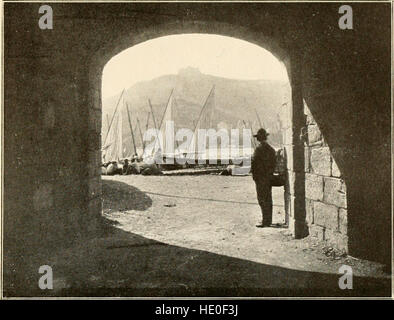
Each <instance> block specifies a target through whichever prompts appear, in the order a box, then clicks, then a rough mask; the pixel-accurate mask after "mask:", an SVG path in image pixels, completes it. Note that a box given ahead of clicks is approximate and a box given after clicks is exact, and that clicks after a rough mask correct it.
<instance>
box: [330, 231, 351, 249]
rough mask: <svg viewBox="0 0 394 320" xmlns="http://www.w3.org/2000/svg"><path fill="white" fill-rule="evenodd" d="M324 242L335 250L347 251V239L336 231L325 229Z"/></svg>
mask: <svg viewBox="0 0 394 320" xmlns="http://www.w3.org/2000/svg"><path fill="white" fill-rule="evenodd" d="M324 240H325V241H326V242H327V244H329V245H331V246H332V247H334V248H335V249H337V250H340V251H343V252H347V251H348V237H347V236H346V235H343V234H341V233H339V232H337V231H333V230H330V229H326V230H325V232H324Z"/></svg>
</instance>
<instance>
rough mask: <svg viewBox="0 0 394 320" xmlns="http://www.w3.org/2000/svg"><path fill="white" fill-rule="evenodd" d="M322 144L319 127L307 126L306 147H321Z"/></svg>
mask: <svg viewBox="0 0 394 320" xmlns="http://www.w3.org/2000/svg"><path fill="white" fill-rule="evenodd" d="M322 143H323V141H322V134H321V132H320V129H319V127H318V126H317V125H314V124H310V125H308V145H310V146H313V145H321V144H322Z"/></svg>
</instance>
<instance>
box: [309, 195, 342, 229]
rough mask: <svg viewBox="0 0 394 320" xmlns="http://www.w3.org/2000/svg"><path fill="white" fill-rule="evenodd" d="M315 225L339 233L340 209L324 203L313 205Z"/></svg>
mask: <svg viewBox="0 0 394 320" xmlns="http://www.w3.org/2000/svg"><path fill="white" fill-rule="evenodd" d="M313 217H314V223H315V224H317V225H319V226H321V227H326V228H327V229H331V230H335V231H338V208H337V207H335V206H332V205H329V204H325V203H322V202H314V203H313Z"/></svg>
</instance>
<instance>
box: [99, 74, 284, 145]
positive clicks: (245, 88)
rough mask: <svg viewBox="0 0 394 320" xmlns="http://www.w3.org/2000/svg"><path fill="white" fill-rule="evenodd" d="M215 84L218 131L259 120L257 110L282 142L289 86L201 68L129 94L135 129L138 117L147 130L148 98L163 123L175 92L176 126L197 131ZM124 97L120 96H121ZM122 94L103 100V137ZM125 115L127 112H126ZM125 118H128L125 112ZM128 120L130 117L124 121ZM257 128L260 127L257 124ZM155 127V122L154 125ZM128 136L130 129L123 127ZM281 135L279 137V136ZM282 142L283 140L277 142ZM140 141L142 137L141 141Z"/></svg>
mask: <svg viewBox="0 0 394 320" xmlns="http://www.w3.org/2000/svg"><path fill="white" fill-rule="evenodd" d="M213 85H215V112H214V116H213V125H214V126H215V128H217V125H218V124H219V123H220V127H223V126H226V125H227V127H228V128H230V127H233V128H234V127H236V126H237V123H238V122H239V120H246V121H252V122H253V121H256V120H257V119H256V115H255V111H254V109H256V110H257V112H258V114H259V116H260V118H261V120H262V121H263V123H264V125H265V126H266V127H267V128H268V129H269V131H270V132H271V139H273V140H274V141H273V142H279V141H280V140H281V136H280V134H279V133H278V132H275V131H277V119H278V118H277V114H278V108H279V107H280V106H281V104H282V97H283V95H284V94H285V92H284V90H286V89H285V87H286V86H285V83H284V82H281V81H272V80H235V79H226V78H221V77H216V76H212V75H207V74H202V73H201V72H200V71H199V70H198V69H195V68H190V67H189V68H185V69H181V70H180V71H179V73H178V74H176V75H164V76H161V77H158V78H155V79H152V80H150V81H143V82H139V83H136V84H135V85H133V86H131V87H130V88H128V89H126V91H125V101H127V103H128V104H129V107H130V112H131V115H132V118H134V119H133V120H132V123H133V126H135V121H136V120H135V117H134V115H136V116H137V117H138V118H139V120H140V123H141V126H142V127H143V129H142V130H143V131H144V127H145V124H146V120H147V116H148V112H149V111H150V110H149V104H148V99H150V100H151V102H152V107H153V111H154V114H155V118H156V122H158V123H159V122H160V120H161V117H162V115H163V112H164V109H165V106H166V103H167V100H168V97H169V95H170V93H171V90H172V89H174V96H175V98H176V101H177V112H176V117H175V119H174V120H175V123H176V127H178V128H181V127H182V128H190V129H193V128H194V124H195V122H196V120H197V118H198V115H199V113H200V110H201V108H202V105H203V103H204V101H205V99H206V97H207V95H208V94H209V91H210V90H211V88H212V86H213ZM119 94H120V93H119ZM118 99H119V95H117V96H113V97H110V98H106V99H104V100H103V126H102V128H103V136H105V134H106V132H107V127H108V126H107V120H106V117H107V115H108V118H109V119H111V117H112V114H113V112H114V109H115V106H116V103H117V101H118ZM124 112H125V111H124ZM125 117H127V115H126V113H125ZM124 119H126V118H124ZM255 123H256V127H257V122H255ZM149 127H153V123H152V120H150V126H149ZM123 132H124V134H125V135H129V129H128V128H125V127H124V128H123ZM278 134H279V136H278ZM275 140H279V141H275ZM137 141H139V138H138V139H137ZM139 144H140V143H138V145H139Z"/></svg>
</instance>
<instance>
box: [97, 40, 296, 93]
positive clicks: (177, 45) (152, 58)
mask: <svg viewBox="0 0 394 320" xmlns="http://www.w3.org/2000/svg"><path fill="white" fill-rule="evenodd" d="M186 67H194V68H198V69H199V70H200V72H202V73H205V74H210V75H214V76H219V77H223V78H231V79H242V80H260V79H272V80H284V81H285V80H287V79H288V77H287V72H286V68H285V66H284V64H283V63H281V62H280V61H279V60H278V59H277V58H275V57H274V56H273V55H272V54H271V53H270V52H269V51H267V50H265V49H263V48H261V47H259V46H257V45H255V44H252V43H250V42H247V41H243V40H239V39H236V38H231V37H224V36H218V35H207V34H182V35H172V36H166V37H160V38H156V39H153V40H149V41H146V42H143V43H140V44H138V45H135V46H133V47H131V48H129V49H126V50H124V51H122V52H121V53H119V54H117V55H116V56H114V57H113V58H112V59H111V60H109V61H108V63H107V64H106V65H105V67H104V70H103V78H102V79H103V80H102V95H103V98H106V97H110V96H113V95H116V94H118V93H119V92H120V91H122V90H123V88H126V89H127V88H129V87H131V86H132V85H133V84H135V83H137V82H140V81H146V80H151V79H154V78H157V77H160V76H162V75H166V74H177V73H178V70H179V69H182V68H186Z"/></svg>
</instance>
